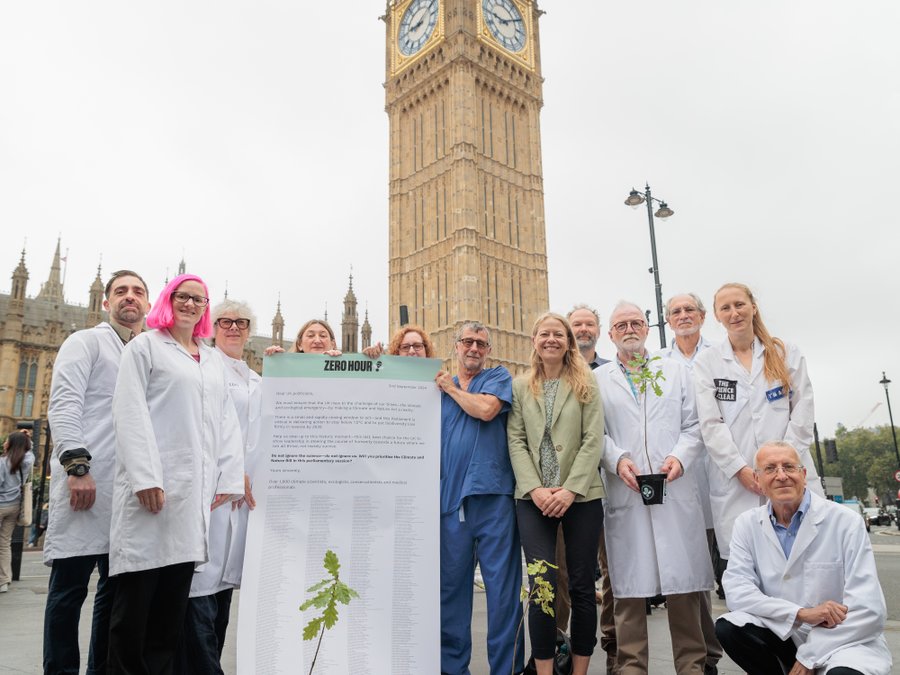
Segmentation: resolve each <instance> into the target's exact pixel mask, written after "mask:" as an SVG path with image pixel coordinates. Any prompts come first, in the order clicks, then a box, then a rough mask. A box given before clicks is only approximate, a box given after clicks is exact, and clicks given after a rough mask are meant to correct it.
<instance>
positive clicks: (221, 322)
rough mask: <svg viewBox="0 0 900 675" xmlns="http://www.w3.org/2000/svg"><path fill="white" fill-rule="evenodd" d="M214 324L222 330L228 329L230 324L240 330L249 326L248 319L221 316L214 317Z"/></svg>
mask: <svg viewBox="0 0 900 675" xmlns="http://www.w3.org/2000/svg"><path fill="white" fill-rule="evenodd" d="M194 302H196V300H195V301H194ZM216 325H217V326H218V327H219V328H221V329H222V330H228V329H229V328H231V327H232V326H237V327H238V328H240V329H241V330H247V329H248V328H250V319H226V318H225V317H224V316H223V317H222V318H221V319H216Z"/></svg>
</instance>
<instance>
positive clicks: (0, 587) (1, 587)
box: [0, 584, 9, 593]
mask: <svg viewBox="0 0 900 675" xmlns="http://www.w3.org/2000/svg"><path fill="white" fill-rule="evenodd" d="M8 590H9V584H0V593H6V591H8Z"/></svg>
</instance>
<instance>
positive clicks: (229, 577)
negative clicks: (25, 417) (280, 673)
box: [178, 300, 262, 675]
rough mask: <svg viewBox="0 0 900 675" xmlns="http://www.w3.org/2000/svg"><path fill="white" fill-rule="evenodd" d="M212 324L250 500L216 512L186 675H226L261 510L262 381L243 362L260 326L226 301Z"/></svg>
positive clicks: (196, 597)
mask: <svg viewBox="0 0 900 675" xmlns="http://www.w3.org/2000/svg"><path fill="white" fill-rule="evenodd" d="M212 319H213V326H214V327H215V328H214V330H215V335H214V337H213V344H214V346H215V348H216V350H217V351H218V352H219V356H221V358H222V361H223V362H224V365H225V369H224V373H225V382H226V385H227V387H228V391H229V393H230V394H231V400H232V402H233V403H234V407H235V410H236V411H237V417H238V423H239V424H240V431H241V443H242V445H243V448H244V455H243V456H244V494H245V496H246V497H245V499H241V500H239V501H236V502H232V503H231V506H232V508H230V509H229V508H227V507H226V508H221V509H216V510H215V511H213V512H212V514H210V517H209V562H208V563H206V564H205V565H202V566H201V567H199V568H198V569H197V571H196V573H195V574H194V579H193V581H192V582H191V592H190V601H189V602H188V608H187V615H186V617H185V623H184V639H183V640H182V648H181V658H180V659H179V664H178V665H179V668H180V672H182V673H185V674H191V675H201V674H207V673H208V674H213V675H221V674H222V672H223V671H222V667H221V664H220V660H221V657H222V648H223V647H224V646H225V631H226V630H227V628H228V619H229V612H230V610H231V597H232V594H233V593H234V589H235V588H238V587H239V586H240V585H241V573H242V568H243V564H244V545H245V544H246V541H247V520H248V518H249V515H250V510H251V509H253V508H254V507H255V506H256V502H255V501H254V499H253V492H252V478H253V474H254V462H253V459H254V457H255V455H254V453H253V449H254V448H255V446H256V441H257V438H258V435H259V426H260V408H261V406H262V389H261V383H262V378H261V377H260V376H259V375H257V374H256V373H255V372H253V371H252V370H250V368H249V367H248V366H247V364H246V363H245V362H244V361H243V355H244V346H245V345H246V344H247V342H248V341H249V339H250V329H251V327H252V326H253V325H254V324H255V322H256V317H255V316H254V315H253V312H252V310H251V309H250V307H248V306H247V305H246V304H244V303H242V302H236V301H234V300H225V301H224V302H221V303H219V304H218V305H216V307H214V308H213V310H212Z"/></svg>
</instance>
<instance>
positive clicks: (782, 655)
mask: <svg viewBox="0 0 900 675" xmlns="http://www.w3.org/2000/svg"><path fill="white" fill-rule="evenodd" d="M716 637H718V638H719V642H720V643H721V644H722V647H723V649H725V652H726V653H727V654H728V656H730V657H731V660H732V661H734V662H735V663H736V664H737V665H738V666H740V667H741V668H743V669H744V670H746V671H747V673H748V675H771V674H772V673H780V672H782V668H784V672H788V671H789V670H790V669H791V668H793V667H794V663H795V662H796V661H797V646H796V645H795V644H794V643H793V641H792V640H791V639H790V638H788V639H787V640H781V639H779V638H778V636H777V635H775V633H773V632H772V631H770V630H769V629H768V628H761V627H759V626H754V625H753V624H747V625H745V626H735V625H734V624H733V623H731V622H730V621H726V620H725V619H719V620H718V621H716ZM826 673H827V675H863V673H861V672H860V671H858V670H854V669H853V668H845V667H839V668H830V669H829V670H827V671H826Z"/></svg>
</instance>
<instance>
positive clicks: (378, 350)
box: [362, 323, 434, 359]
mask: <svg viewBox="0 0 900 675" xmlns="http://www.w3.org/2000/svg"><path fill="white" fill-rule="evenodd" d="M362 353H363V354H365V355H366V356H368V357H369V358H370V359H377V358H378V357H379V356H381V355H382V354H384V353H387V354H389V355H390V356H418V357H419V358H427V359H432V358H434V345H433V344H432V343H431V339H430V338H429V337H428V333H426V332H425V329H424V328H422V327H421V326H417V325H416V324H414V323H408V324H406V325H405V326H402V327H401V328H400V330H398V331H397V332H396V333H394V336H393V337H392V338H391V341H390V342H389V343H388V346H387V350H386V351H385V349H384V346H383V345H382V344H381V343H380V342H376V343H375V344H374V345H372V346H371V347H366V348H365V349H363V350H362Z"/></svg>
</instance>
